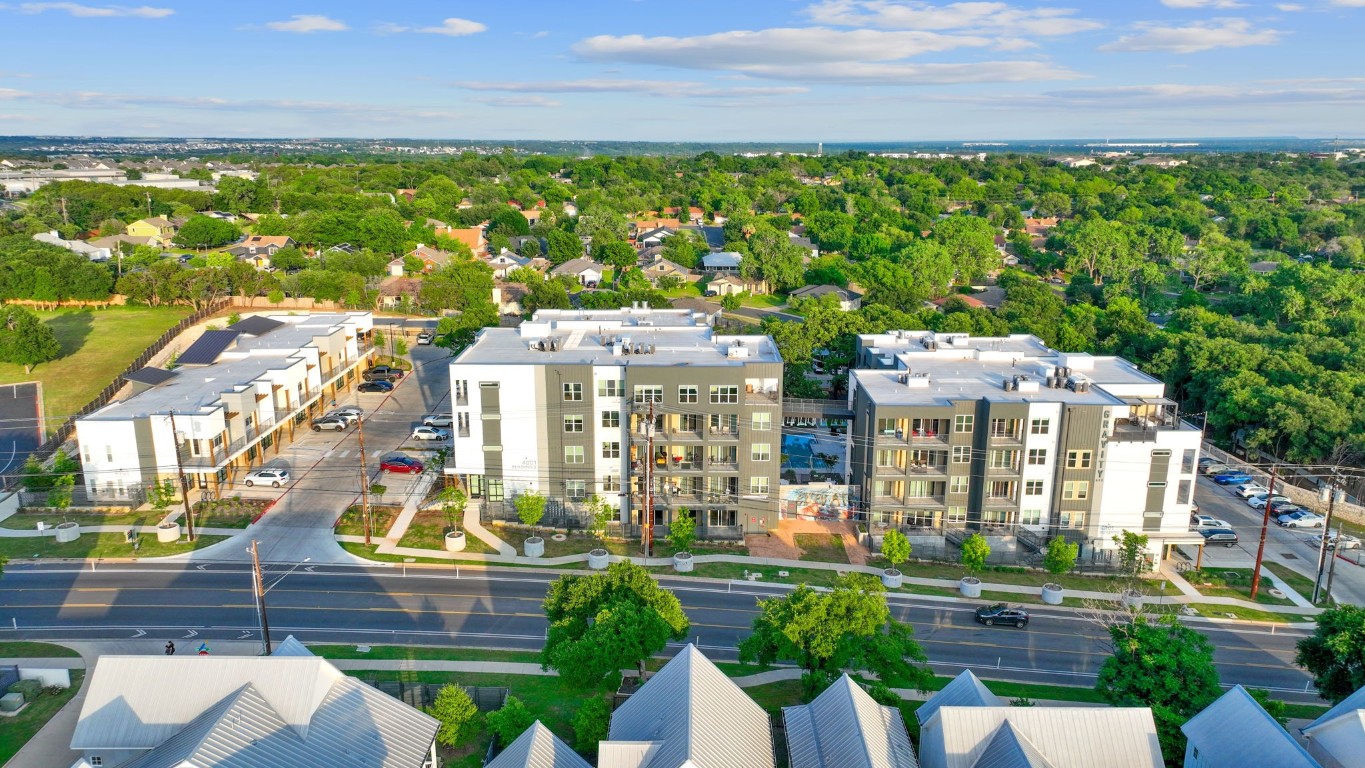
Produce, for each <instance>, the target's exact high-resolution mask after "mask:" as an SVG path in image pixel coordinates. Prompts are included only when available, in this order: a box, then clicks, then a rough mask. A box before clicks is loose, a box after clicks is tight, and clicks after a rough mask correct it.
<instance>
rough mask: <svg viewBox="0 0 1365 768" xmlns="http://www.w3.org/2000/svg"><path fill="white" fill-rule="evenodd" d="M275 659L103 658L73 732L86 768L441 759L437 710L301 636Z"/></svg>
mask: <svg viewBox="0 0 1365 768" xmlns="http://www.w3.org/2000/svg"><path fill="white" fill-rule="evenodd" d="M280 651H281V652H280V653H278V654H276V655H273V656H194V655H190V654H185V655H181V656H162V655H157V656H111V655H106V656H101V657H100V658H99V659H98V660H97V661H96V662H95V666H94V670H93V671H92V672H91V673H90V679H89V681H87V682H86V684H85V692H84V697H85V698H84V701H83V702H82V703H81V710H80V715H79V717H78V719H77V721H76V728H75V732H74V733H73V734H72V736H71V749H72V750H74V751H76V752H79V753H81V755H82V760H81V761H80V762H78V763H77V766H83V767H86V768H95V767H98V766H103V767H104V768H160V767H161V766H176V768H215V767H218V766H227V765H234V766H359V765H364V766H373V767H374V768H425V767H428V766H430V767H433V768H434V766H435V765H436V731H437V729H438V727H439V726H440V723H439V721H437V720H436V718H434V717H431V716H430V715H428V714H426V713H424V712H422V711H421V710H418V709H414V708H413V707H410V706H408V705H407V704H404V703H403V702H402V701H400V700H399V699H397V698H394V697H392V696H389V695H388V694H386V693H384V692H383V691H380V690H379V689H378V688H375V687H373V686H371V685H369V684H367V683H363V682H361V681H360V680H357V679H356V678H354V677H351V676H349V675H347V674H345V673H343V672H341V671H340V670H338V669H337V668H336V667H334V666H333V665H332V664H331V663H329V662H328V661H327V660H326V659H322V658H319V657H316V656H314V655H312V654H311V653H309V652H308V650H307V649H305V648H303V646H302V645H300V644H299V643H298V642H297V641H295V640H294V639H293V638H292V637H290V638H288V639H286V640H285V641H284V643H281V644H280Z"/></svg>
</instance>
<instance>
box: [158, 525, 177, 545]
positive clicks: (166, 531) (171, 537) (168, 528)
mask: <svg viewBox="0 0 1365 768" xmlns="http://www.w3.org/2000/svg"><path fill="white" fill-rule="evenodd" d="M156 540H157V541H159V542H161V543H162V544H174V543H175V542H177V541H180V523H162V524H160V525H158V526H157V527H156Z"/></svg>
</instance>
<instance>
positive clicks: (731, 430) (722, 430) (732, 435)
mask: <svg viewBox="0 0 1365 768" xmlns="http://www.w3.org/2000/svg"><path fill="white" fill-rule="evenodd" d="M707 435H709V436H711V437H713V438H722V439H729V440H738V439H739V427H710V428H709V429H708V430H707Z"/></svg>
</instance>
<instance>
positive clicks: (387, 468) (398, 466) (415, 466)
mask: <svg viewBox="0 0 1365 768" xmlns="http://www.w3.org/2000/svg"><path fill="white" fill-rule="evenodd" d="M379 469H380V471H382V472H398V473H400V474H409V475H419V474H421V473H422V470H424V469H426V467H425V466H424V465H423V464H422V462H420V461H418V460H417V459H411V458H408V457H407V456H390V457H388V458H387V459H384V460H383V461H381V462H379Z"/></svg>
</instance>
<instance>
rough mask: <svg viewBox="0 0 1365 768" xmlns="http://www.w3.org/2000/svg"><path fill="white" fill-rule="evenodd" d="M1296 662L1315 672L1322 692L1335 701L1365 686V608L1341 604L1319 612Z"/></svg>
mask: <svg viewBox="0 0 1365 768" xmlns="http://www.w3.org/2000/svg"><path fill="white" fill-rule="evenodd" d="M1294 663H1296V664H1298V665H1299V666H1301V667H1303V668H1304V669H1306V670H1308V672H1309V673H1310V674H1312V675H1313V684H1314V685H1315V686H1317V689H1318V693H1319V694H1320V695H1321V696H1322V697H1323V698H1324V699H1327V700H1328V701H1330V702H1332V703H1333V704H1335V703H1337V702H1339V701H1341V700H1342V699H1344V698H1346V697H1347V696H1350V695H1351V694H1353V693H1355V692H1356V691H1357V690H1359V689H1360V688H1362V687H1365V608H1361V607H1360V606H1358V605H1339V606H1337V607H1335V608H1329V609H1328V610H1326V611H1323V612H1322V613H1320V614H1318V622H1317V626H1315V627H1314V628H1313V634H1311V635H1309V636H1308V637H1305V638H1304V639H1302V640H1300V641H1299V643H1298V649H1297V651H1296V652H1295V654H1294Z"/></svg>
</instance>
